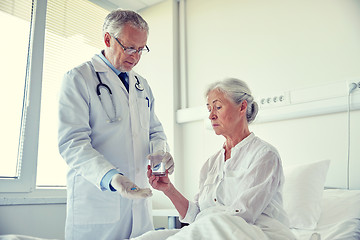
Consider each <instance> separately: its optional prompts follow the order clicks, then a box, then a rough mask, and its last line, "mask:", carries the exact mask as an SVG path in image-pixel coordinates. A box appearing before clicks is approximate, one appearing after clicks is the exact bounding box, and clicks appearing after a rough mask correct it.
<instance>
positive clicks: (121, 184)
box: [111, 174, 152, 199]
mask: <svg viewBox="0 0 360 240" xmlns="http://www.w3.org/2000/svg"><path fill="white" fill-rule="evenodd" d="M111 186H112V187H113V188H115V190H116V191H117V192H118V193H119V194H120V195H121V196H123V197H124V198H129V199H137V198H147V197H151V196H152V192H151V190H150V188H139V187H138V186H136V185H135V184H134V183H133V182H131V181H130V179H128V178H127V177H125V176H123V175H121V174H115V175H114V176H113V178H112V180H111Z"/></svg>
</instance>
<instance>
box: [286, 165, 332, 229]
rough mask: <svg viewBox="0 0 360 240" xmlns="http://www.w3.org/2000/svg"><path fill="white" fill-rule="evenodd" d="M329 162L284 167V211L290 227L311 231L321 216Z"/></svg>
mask: <svg viewBox="0 0 360 240" xmlns="http://www.w3.org/2000/svg"><path fill="white" fill-rule="evenodd" d="M329 164H330V160H324V161H319V162H313V163H307V164H301V165H295V166H289V167H284V175H285V183H284V188H283V201H284V209H285V211H286V212H287V214H288V217H289V221H290V227H291V228H299V229H307V230H312V229H314V228H315V227H316V224H317V222H318V220H319V218H320V214H321V200H322V194H323V191H324V184H325V180H326V174H327V171H328V169H329Z"/></svg>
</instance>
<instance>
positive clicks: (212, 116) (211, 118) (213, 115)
mask: <svg viewBox="0 0 360 240" xmlns="http://www.w3.org/2000/svg"><path fill="white" fill-rule="evenodd" d="M215 118H216V115H215V114H214V112H213V111H210V113H209V119H210V120H213V119H215Z"/></svg>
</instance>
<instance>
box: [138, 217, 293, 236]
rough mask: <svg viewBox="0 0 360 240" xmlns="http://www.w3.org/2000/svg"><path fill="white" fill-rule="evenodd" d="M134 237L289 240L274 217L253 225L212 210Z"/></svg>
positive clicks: (285, 230)
mask: <svg viewBox="0 0 360 240" xmlns="http://www.w3.org/2000/svg"><path fill="white" fill-rule="evenodd" d="M133 239H134V240H135V239H136V240H155V239H156V240H160V239H167V240H183V239H187V240H199V239H206V240H208V239H216V240H222V239H224V240H253V239H256V240H271V239H276V240H282V239H283V240H291V239H295V237H294V235H292V233H291V232H290V230H289V229H288V228H287V227H285V226H284V225H282V224H281V223H280V222H278V221H277V220H274V219H271V218H269V217H267V216H265V215H261V216H260V218H259V219H258V220H257V221H256V225H252V224H248V223H247V222H246V221H245V220H243V219H242V218H240V217H237V216H231V215H227V214H224V213H214V214H208V215H206V216H202V217H201V218H198V219H196V221H195V222H193V223H191V224H190V225H189V226H186V227H183V228H182V229H174V230H159V231H150V232H147V233H145V234H143V235H142V236H140V237H137V238H133Z"/></svg>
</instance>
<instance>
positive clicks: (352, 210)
mask: <svg viewBox="0 0 360 240" xmlns="http://www.w3.org/2000/svg"><path fill="white" fill-rule="evenodd" d="M292 231H293V233H294V234H295V235H296V236H297V237H298V238H299V240H309V239H310V237H311V235H312V234H313V233H318V234H320V236H321V240H334V239H336V240H342V239H344V240H345V239H346V240H352V239H354V240H355V239H360V190H344V189H327V190H324V193H323V199H322V204H321V215H320V219H319V221H318V223H317V226H316V228H315V229H314V230H303V229H292Z"/></svg>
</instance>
